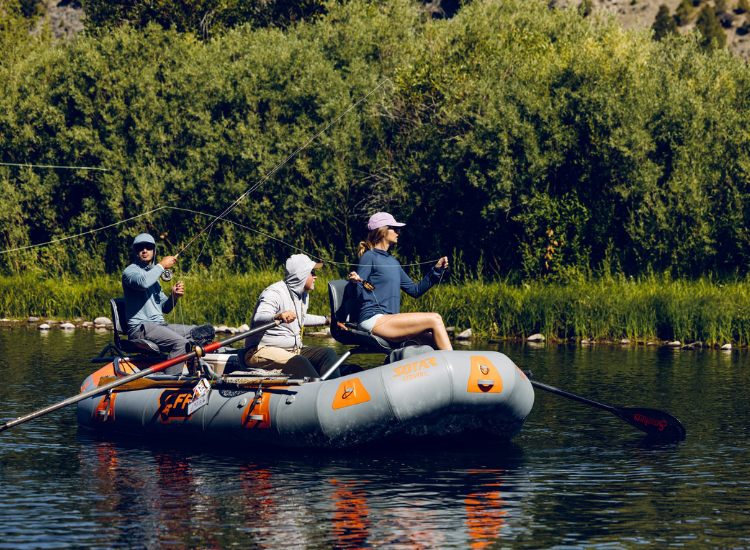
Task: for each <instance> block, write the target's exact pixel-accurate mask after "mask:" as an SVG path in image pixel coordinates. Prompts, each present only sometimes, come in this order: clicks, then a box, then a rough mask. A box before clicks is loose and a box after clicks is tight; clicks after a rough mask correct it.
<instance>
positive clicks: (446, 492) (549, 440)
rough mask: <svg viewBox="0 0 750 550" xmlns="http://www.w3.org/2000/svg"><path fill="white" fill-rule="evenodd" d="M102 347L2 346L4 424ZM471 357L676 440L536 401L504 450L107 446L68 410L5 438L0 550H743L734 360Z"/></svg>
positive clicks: (745, 385)
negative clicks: (667, 429) (642, 420)
mask: <svg viewBox="0 0 750 550" xmlns="http://www.w3.org/2000/svg"><path fill="white" fill-rule="evenodd" d="M110 341H111V333H109V332H99V333H97V332H94V331H75V332H71V333H65V332H63V331H60V330H52V331H49V333H44V332H42V331H35V330H29V329H21V328H13V329H9V328H2V329H0V352H1V353H0V373H2V385H0V421H2V422H5V421H8V420H11V419H13V418H15V417H17V416H20V415H23V414H26V413H28V412H31V411H34V410H37V409H40V408H42V407H44V406H46V405H49V404H52V403H55V402H58V401H61V400H63V399H65V398H67V397H70V396H72V395H75V394H77V393H78V389H79V387H80V383H81V381H82V380H83V379H84V378H85V377H86V376H87V375H88V374H89V373H90V372H91V371H93V370H95V367H94V366H93V365H92V364H90V363H89V362H88V359H89V358H90V357H92V356H93V355H96V353H98V351H99V350H100V349H101V348H103V347H104V346H105V345H106V344H107V343H109V342H110ZM328 342H329V341H325V340H323V341H322V340H312V339H311V340H308V344H309V345H315V344H317V345H321V344H323V343H328ZM477 348H478V349H479V348H481V349H488V348H491V349H498V350H499V351H501V352H502V353H505V354H506V355H508V356H509V357H511V358H512V359H513V360H514V361H515V362H516V363H517V364H518V365H519V366H521V367H522V368H525V369H530V370H532V371H533V375H534V378H535V379H537V380H539V381H543V382H545V383H547V384H549V385H552V386H556V387H559V388H562V389H566V390H568V391H572V392H575V393H578V394H581V395H584V396H587V397H590V398H593V399H596V400H599V401H602V402H605V403H609V404H613V405H618V406H641V407H653V408H658V409H662V410H665V411H667V412H670V413H671V414H674V415H675V416H677V417H678V418H680V419H681V420H682V422H683V424H685V427H686V428H687V432H688V437H687V440H686V441H684V442H681V443H671V444H663V443H659V442H654V441H650V440H649V439H648V438H647V437H646V436H645V434H642V433H641V432H639V431H637V430H635V429H634V428H632V427H630V426H629V425H628V424H626V423H624V422H623V421H621V420H619V419H618V418H616V417H614V416H613V415H611V414H608V413H606V412H603V411H600V410H598V409H593V408H590V407H587V406H584V405H580V404H578V403H575V402H572V401H569V400H567V399H564V398H561V397H558V396H555V395H552V394H548V393H544V392H541V391H539V390H537V396H536V403H535V405H534V409H533V411H532V413H531V415H530V416H529V418H528V420H527V422H526V425H525V426H524V429H523V430H522V431H521V433H520V434H519V435H518V436H517V437H516V438H515V439H514V440H513V441H512V442H510V443H502V442H496V441H491V440H486V439H485V440H470V441H463V440H455V439H454V440H450V441H443V440H428V441H422V440H418V441H415V442H414V443H413V444H406V445H399V446H398V447H393V446H385V447H384V446H374V447H368V448H359V449H347V450H335V451H319V450H263V449H248V448H232V447H227V446H223V447H222V446H215V445H210V446H205V445H200V444H196V445H191V444H190V442H184V443H182V442H180V443H176V442H160V441H147V440H142V439H138V438H132V437H112V436H102V435H97V434H93V433H90V432H88V431H85V430H83V429H79V428H78V427H77V424H76V418H75V411H74V409H73V408H68V409H63V410H61V411H57V412H55V413H52V414H49V415H47V416H44V417H41V418H38V419H36V420H33V421H31V422H28V423H26V424H23V425H20V426H18V427H16V428H13V429H12V430H9V431H8V432H4V433H2V434H0V548H70V547H74V548H86V547H96V548H111V547H128V548H157V547H159V548H163V547H171V548H225V547H230V546H236V547H241V548H278V547H291V548H295V547H298V548H362V547H387V548H404V549H406V548H410V549H412V548H413V549H417V548H476V549H482V548H487V549H490V548H607V549H611V548H644V547H650V548H664V547H667V546H673V547H683V548H750V465H749V464H748V458H750V454H748V411H750V382H749V381H748V379H749V376H748V374H749V372H750V371H749V370H748V367H749V366H750V357H749V356H748V355H747V353H744V352H729V353H727V352H719V351H713V350H711V351H707V350H704V351H675V350H672V349H664V348H661V349H656V348H645V347H643V346H639V347H623V348H621V347H620V346H616V347H610V346H607V347H604V346H596V347H587V348H581V347H576V346H568V345H562V346H558V345H542V346H531V345H500V346H499V347H498V346H488V345H484V346H477ZM374 360H377V359H376V358H374V357H368V358H367V361H368V362H369V363H370V364H371V363H372V361H374ZM366 364H367V363H366Z"/></svg>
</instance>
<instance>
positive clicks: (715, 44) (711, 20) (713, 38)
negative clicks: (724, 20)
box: [695, 4, 727, 51]
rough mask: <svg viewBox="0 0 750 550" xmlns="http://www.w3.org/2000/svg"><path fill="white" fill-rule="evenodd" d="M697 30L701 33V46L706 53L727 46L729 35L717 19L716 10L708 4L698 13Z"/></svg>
mask: <svg viewBox="0 0 750 550" xmlns="http://www.w3.org/2000/svg"><path fill="white" fill-rule="evenodd" d="M695 28H696V29H697V30H698V31H700V33H701V41H700V44H701V46H702V47H703V48H704V49H705V50H706V51H712V50H713V49H715V48H723V47H724V46H726V45H727V35H726V33H725V32H724V29H722V28H721V23H719V20H718V19H716V15H715V14H714V10H713V9H711V6H709V5H708V4H706V5H705V6H703V7H702V8H701V11H700V12H699V13H698V19H696V21H695Z"/></svg>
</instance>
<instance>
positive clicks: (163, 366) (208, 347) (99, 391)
mask: <svg viewBox="0 0 750 550" xmlns="http://www.w3.org/2000/svg"><path fill="white" fill-rule="evenodd" d="M279 323H281V321H280V320H278V319H277V320H275V321H273V322H271V323H267V324H265V325H262V326H260V327H256V328H254V329H252V330H249V331H247V332H243V333H242V334H235V335H234V336H231V337H229V338H227V339H226V340H224V341H222V342H212V343H210V344H208V345H206V346H203V347H200V348H199V351H191V352H190V353H185V354H184V355H180V356H178V357H173V358H172V359H167V360H166V361H162V362H161V363H157V364H156V365H153V366H151V367H149V368H147V369H143V370H141V371H138V372H136V373H133V374H129V375H128V376H124V377H122V378H120V379H118V380H115V381H114V382H110V383H109V384H105V385H104V386H101V387H99V388H96V389H95V390H91V391H87V392H84V393H81V394H79V395H76V396H75V397H69V398H68V399H66V400H65V401H60V402H59V403H55V404H54V405H50V406H49V407H45V408H44V409H40V410H38V411H36V412H33V413H31V414H27V415H26V416H21V417H19V418H16V419H15V420H11V421H9V422H6V423H5V424H3V425H1V426H0V432H4V431H5V430H9V429H10V428H12V427H14V426H18V425H19V424H23V423H24V422H28V421H29V420H33V419H34V418H38V417H40V416H44V415H45V414H47V413H51V412H53V411H56V410H58V409H62V408H63V407H67V406H68V405H73V404H75V403H78V402H79V401H83V400H84V399H88V398H89V397H96V396H97V395H101V394H103V393H107V392H108V391H110V390H112V389H114V388H116V387H118V386H122V385H123V384H127V383H128V382H132V381H133V380H137V379H138V378H143V377H144V376H148V375H149V374H153V373H155V372H159V371H162V370H164V369H166V368H169V367H171V366H173V365H176V364H178V363H182V362H183V361H187V360H189V359H193V358H194V357H196V356H198V354H199V353H200V356H203V355H204V353H208V352H212V351H214V350H217V349H219V348H220V347H222V346H226V345H229V344H232V343H234V342H236V341H237V340H242V339H243V338H247V337H248V336H251V335H253V334H256V333H258V332H263V331H265V330H268V329H269V328H271V327H275V326H277V325H279Z"/></svg>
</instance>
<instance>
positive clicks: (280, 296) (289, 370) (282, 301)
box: [241, 254, 339, 378]
mask: <svg viewBox="0 0 750 550" xmlns="http://www.w3.org/2000/svg"><path fill="white" fill-rule="evenodd" d="M322 266H323V264H322V263H315V262H314V261H312V260H311V259H310V258H309V257H308V256H306V255H305V254H294V255H293V256H291V257H290V258H289V259H287V261H286V264H285V269H286V274H285V276H284V280H283V281H278V282H276V283H274V284H272V285H271V286H269V287H267V288H266V289H265V290H264V291H263V292H262V293H261V295H260V296H259V297H258V302H257V303H256V304H255V312H254V313H253V326H260V325H263V324H266V323H270V322H271V321H273V320H274V319H280V320H281V321H283V323H282V324H280V325H277V326H275V327H271V328H270V329H268V330H266V331H265V332H263V333H259V334H253V335H252V336H248V337H247V339H246V340H245V349H243V350H242V352H241V353H243V354H244V359H245V364H246V365H247V366H249V367H255V368H261V369H280V370H281V371H282V372H284V373H286V374H291V375H292V376H294V377H295V378H302V377H305V376H308V377H318V376H320V375H321V374H323V373H325V371H326V370H328V368H329V367H330V366H331V365H333V364H334V363H335V362H336V361H337V360H338V355H336V352H335V351H334V350H332V349H331V348H325V347H305V346H304V345H303V344H302V327H317V326H323V325H330V324H331V318H330V317H329V316H327V315H326V316H323V315H308V314H307V307H308V304H309V302H310V300H309V295H308V293H307V292H308V291H309V290H312V289H314V288H315V280H316V279H317V278H318V277H317V275H316V274H315V270H316V269H319V268H320V267H322ZM338 376H339V370H338V369H336V370H335V371H334V372H333V374H331V376H330V377H329V378H336V377H338Z"/></svg>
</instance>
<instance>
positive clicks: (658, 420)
mask: <svg viewBox="0 0 750 550" xmlns="http://www.w3.org/2000/svg"><path fill="white" fill-rule="evenodd" d="M524 372H525V373H526V375H527V376H528V378H529V382H531V385H532V386H534V387H535V388H539V389H540V390H545V391H548V392H550V393H554V394H557V395H561V396H563V397H567V398H568V399H572V400H573V401H578V402H579V403H583V404H585V405H591V406H592V407H596V408H598V409H602V410H603V411H607V412H610V413H612V414H614V415H615V416H617V417H619V418H622V419H623V420H624V421H625V422H627V423H628V424H630V425H631V426H635V427H636V428H638V429H639V430H641V431H644V432H646V433H647V434H649V435H653V436H657V437H660V438H662V439H668V440H672V441H675V440H676V441H682V440H683V439H685V437H686V436H687V431H686V430H685V426H683V425H682V422H680V421H679V420H677V418H675V417H674V416H672V415H671V414H669V413H665V412H664V411H660V410H658V409H647V408H641V407H613V406H612V405H605V404H604V403H599V402H598V401H594V400H593V399H588V398H586V397H581V396H580V395H576V394H574V393H570V392H566V391H563V390H560V389H558V388H554V387H552V386H548V385H547V384H542V383H541V382H537V381H536V380H531V376H529V375H530V374H531V373H529V372H528V371H524Z"/></svg>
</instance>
